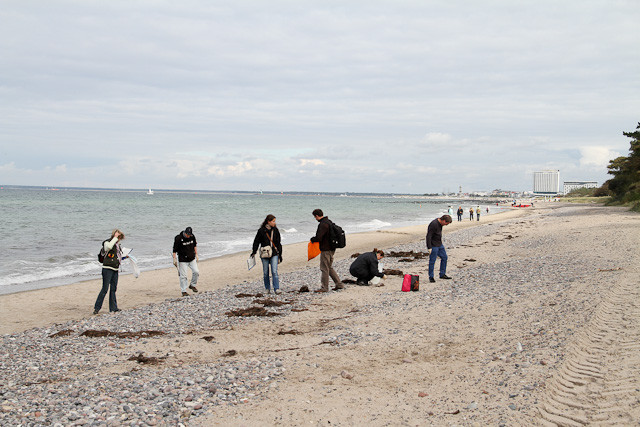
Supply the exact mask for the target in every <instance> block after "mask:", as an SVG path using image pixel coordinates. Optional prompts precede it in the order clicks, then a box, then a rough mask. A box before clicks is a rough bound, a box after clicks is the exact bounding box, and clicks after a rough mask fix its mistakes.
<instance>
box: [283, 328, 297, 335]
mask: <svg viewBox="0 0 640 427" xmlns="http://www.w3.org/2000/svg"><path fill="white" fill-rule="evenodd" d="M278 335H302V332H299V331H296V330H295V329H291V330H290V331H279V332H278Z"/></svg>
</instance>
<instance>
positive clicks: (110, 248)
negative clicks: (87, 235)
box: [93, 229, 124, 314]
mask: <svg viewBox="0 0 640 427" xmlns="http://www.w3.org/2000/svg"><path fill="white" fill-rule="evenodd" d="M121 240H124V234H122V232H121V231H120V230H118V229H116V230H113V232H112V233H111V237H110V238H108V239H107V240H105V241H103V242H102V252H101V254H103V255H104V260H103V261H102V289H101V290H100V293H99V294H98V298H97V299H96V303H95V305H94V306H93V314H98V313H99V312H100V309H101V308H102V303H103V302H104V297H105V296H106V295H107V291H108V292H109V311H110V312H112V313H115V312H118V311H120V309H119V308H118V301H116V291H117V290H118V271H119V270H120V263H121V262H122V248H120V241H121Z"/></svg>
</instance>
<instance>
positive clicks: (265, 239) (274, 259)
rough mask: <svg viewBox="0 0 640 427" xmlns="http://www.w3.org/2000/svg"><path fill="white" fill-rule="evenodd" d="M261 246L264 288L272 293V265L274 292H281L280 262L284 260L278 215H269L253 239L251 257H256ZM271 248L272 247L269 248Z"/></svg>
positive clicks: (277, 293)
mask: <svg viewBox="0 0 640 427" xmlns="http://www.w3.org/2000/svg"><path fill="white" fill-rule="evenodd" d="M258 247H260V248H261V249H260V259H261V260H262V272H263V273H264V274H263V278H264V288H265V289H266V291H267V293H271V283H270V282H269V267H271V277H272V278H273V292H275V293H276V295H279V294H280V278H279V277H278V264H279V263H281V262H282V244H281V242H280V230H278V227H277V226H276V217H275V216H274V215H271V214H269V215H267V217H266V218H265V219H264V221H263V222H262V225H261V226H260V228H259V229H258V232H257V233H256V237H255V238H254V239H253V250H252V251H251V257H252V258H253V257H255V256H256V253H257V252H258ZM269 248H270V249H269Z"/></svg>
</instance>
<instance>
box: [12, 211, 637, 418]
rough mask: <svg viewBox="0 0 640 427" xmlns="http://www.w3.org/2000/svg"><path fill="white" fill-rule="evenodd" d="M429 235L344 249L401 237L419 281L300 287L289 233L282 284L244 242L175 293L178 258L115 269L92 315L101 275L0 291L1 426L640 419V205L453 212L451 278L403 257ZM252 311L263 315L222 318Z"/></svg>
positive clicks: (357, 239)
mask: <svg viewBox="0 0 640 427" xmlns="http://www.w3.org/2000/svg"><path fill="white" fill-rule="evenodd" d="M425 232H426V225H424V226H416V227H407V228H402V229H394V230H387V231H379V232H371V233H361V234H355V235H349V236H348V246H347V248H345V249H342V250H339V251H338V252H337V254H336V260H337V261H336V263H335V266H336V270H337V271H338V273H339V274H340V276H341V277H342V278H343V279H345V278H349V279H352V277H350V276H349V274H348V267H349V265H350V263H351V258H350V257H351V255H352V254H353V253H357V252H363V251H367V250H371V249H373V248H374V247H377V248H381V249H384V250H385V251H389V250H392V251H397V252H398V251H403V252H410V251H413V254H414V255H406V254H405V255H403V256H400V257H394V256H387V257H386V258H385V259H384V266H385V269H395V270H401V271H402V272H404V273H413V274H419V275H420V278H421V286H420V291H419V292H410V293H403V292H401V291H400V288H401V282H402V277H401V276H399V275H388V277H387V279H386V280H385V281H384V286H381V287H359V286H354V285H347V287H346V289H345V290H342V291H338V292H330V293H328V294H316V293H313V292H310V293H299V292H298V290H299V289H300V288H301V287H302V286H308V287H309V288H310V289H311V290H313V289H317V288H318V287H319V269H318V261H317V260H312V261H310V262H308V261H307V259H306V243H304V244H296V245H290V246H287V247H285V251H284V259H285V262H284V263H283V264H282V265H281V267H280V276H281V283H282V285H281V286H282V289H283V290H284V291H285V292H283V294H282V295H280V296H277V297H276V296H271V298H266V296H264V295H260V293H261V292H262V291H263V288H262V284H261V281H262V279H261V276H262V272H261V268H260V266H257V267H256V268H255V269H253V270H252V271H251V272H247V271H246V257H247V255H248V252H247V253H244V254H237V255H232V256H227V257H222V258H217V259H213V260H207V261H204V262H202V263H201V266H200V270H201V281H200V284H199V288H200V290H201V292H200V293H198V294H197V295H193V296H189V297H186V298H180V297H179V287H178V280H177V274H176V272H175V270H157V271H152V272H143V274H142V275H141V277H140V278H138V279H134V278H133V277H132V276H130V275H127V276H121V279H120V282H119V286H118V301H119V306H120V308H121V309H122V310H123V311H122V312H120V313H116V314H108V313H106V314H101V315H98V316H91V315H90V313H91V311H92V305H93V302H94V300H95V297H96V295H97V293H98V291H99V288H100V282H99V281H88V282H83V283H78V284H74V285H68V286H63V287H57V288H49V289H43V290H37V291H30V292H24V293H19V294H12V295H4V296H0V308H1V310H0V316H1V319H2V322H1V327H2V333H3V334H5V335H3V336H2V337H1V339H2V346H1V354H0V374H1V375H0V378H1V381H2V384H1V389H2V396H1V397H0V401H1V404H0V423H2V424H3V425H15V424H25V425H26V424H31V425H55V424H56V423H59V425H88V424H91V425H176V424H183V425H203V426H207V425H224V426H228V425H237V426H254V425H303V424H306V425H322V426H330V425H478V426H481V425H568V426H572V425H575V426H579V425H586V424H599V425H638V423H639V422H640V405H638V401H640V368H639V366H640V363H639V362H640V345H639V344H638V342H639V338H640V303H639V301H640V279H639V277H640V248H639V246H640V215H638V214H635V213H632V212H628V211H626V210H625V209H623V208H610V207H600V206H581V205H563V204H540V205H539V206H538V204H536V208H535V209H521V210H512V211H508V212H504V213H501V214H496V215H491V216H487V217H483V218H482V221H480V222H477V221H469V220H468V219H466V220H463V221H462V222H460V223H458V222H456V221H454V223H453V224H452V225H451V226H448V227H445V229H444V243H445V246H446V247H447V252H448V254H449V267H448V274H449V275H450V276H452V277H453V280H450V281H444V280H437V281H436V283H429V281H428V280H427V277H428V276H427V259H424V258H421V257H420V255H419V254H418V255H417V256H416V255H415V254H416V253H418V252H424V251H426V248H425V245H424V235H425ZM250 307H255V308H259V309H261V310H262V313H263V314H269V315H268V316H250V317H238V316H233V315H230V314H232V311H233V310H239V309H246V308H250ZM104 311H106V310H105V309H104V308H103V312H104ZM259 311H260V310H257V309H256V310H255V312H259ZM91 331H93V332H91ZM96 331H98V332H96ZM99 331H107V332H102V333H100V332H99ZM87 332H89V333H87ZM95 335H107V336H95Z"/></svg>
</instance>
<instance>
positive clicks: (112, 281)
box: [93, 268, 118, 311]
mask: <svg viewBox="0 0 640 427" xmlns="http://www.w3.org/2000/svg"><path fill="white" fill-rule="evenodd" d="M117 290H118V272H117V271H115V270H111V269H109V268H103V269H102V289H101V290H100V293H99V294H98V299H96V304H95V305H94V306H93V309H94V310H95V311H100V309H101V308H102V303H103V302H104V297H105V296H106V295H107V291H109V311H116V310H117V309H118V302H117V301H116V291H117Z"/></svg>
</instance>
